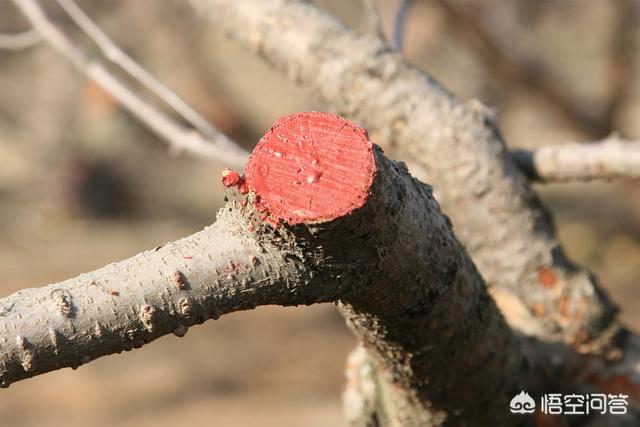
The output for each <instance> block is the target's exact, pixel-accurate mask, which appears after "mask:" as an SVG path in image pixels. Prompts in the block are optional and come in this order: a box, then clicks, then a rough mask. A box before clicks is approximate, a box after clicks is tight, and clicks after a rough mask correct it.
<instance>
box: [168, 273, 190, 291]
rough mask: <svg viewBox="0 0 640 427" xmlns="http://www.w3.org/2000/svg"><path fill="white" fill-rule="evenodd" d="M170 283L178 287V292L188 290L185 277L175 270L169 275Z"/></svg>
mask: <svg viewBox="0 0 640 427" xmlns="http://www.w3.org/2000/svg"><path fill="white" fill-rule="evenodd" d="M171 282H172V283H173V284H174V285H176V286H177V287H178V289H180V290H183V291H184V290H186V289H189V282H188V281H187V277H186V276H185V275H184V273H182V272H181V271H179V270H176V271H175V272H174V273H173V274H172V275H171Z"/></svg>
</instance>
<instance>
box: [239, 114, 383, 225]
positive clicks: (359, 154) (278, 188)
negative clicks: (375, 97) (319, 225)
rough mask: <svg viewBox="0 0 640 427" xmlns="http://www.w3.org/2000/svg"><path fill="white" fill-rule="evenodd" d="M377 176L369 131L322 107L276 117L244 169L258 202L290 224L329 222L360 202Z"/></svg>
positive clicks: (260, 205)
mask: <svg viewBox="0 0 640 427" xmlns="http://www.w3.org/2000/svg"><path fill="white" fill-rule="evenodd" d="M374 175H375V162H374V158H373V152H372V144H371V142H370V141H369V139H368V137H367V133H366V131H364V130H363V129H360V128H359V127H357V126H356V125H355V124H354V123H352V122H349V121H347V120H345V119H343V118H341V117H339V116H337V115H335V114H331V113H324V112H310V113H298V114H293V115H291V116H287V117H285V118H282V119H280V120H278V121H277V122H276V123H275V125H274V126H273V127H272V128H271V129H270V130H269V131H268V132H267V133H266V135H265V136H264V137H263V138H262V140H261V141H260V143H259V144H258V146H257V147H256V149H255V150H254V153H253V155H252V156H251V159H250V160H249V164H248V166H247V170H246V176H247V182H248V185H249V188H250V189H252V190H253V191H254V192H255V193H256V195H257V196H258V198H257V205H258V207H259V208H260V209H263V210H266V211H268V212H269V213H270V214H271V215H272V216H273V217H275V218H276V219H278V220H283V221H285V222H288V223H289V224H299V223H302V222H315V221H328V220H331V219H334V218H337V217H340V216H343V215H346V214H348V213H350V212H351V211H353V210H354V209H357V208H359V207H361V206H362V205H363V204H364V203H365V201H366V200H367V196H368V194H369V193H368V191H369V187H370V186H371V183H372V182H373V177H374Z"/></svg>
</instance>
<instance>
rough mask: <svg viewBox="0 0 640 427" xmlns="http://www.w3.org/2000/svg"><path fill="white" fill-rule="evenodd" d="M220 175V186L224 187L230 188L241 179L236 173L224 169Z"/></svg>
mask: <svg viewBox="0 0 640 427" xmlns="http://www.w3.org/2000/svg"><path fill="white" fill-rule="evenodd" d="M220 175H222V178H221V179H222V185H224V186H225V187H231V186H233V185H237V184H238V183H239V182H240V180H241V179H242V178H240V175H238V172H236V171H234V170H233V169H225V170H223V171H222V173H221V174H220Z"/></svg>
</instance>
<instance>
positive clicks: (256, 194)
mask: <svg viewBox="0 0 640 427" xmlns="http://www.w3.org/2000/svg"><path fill="white" fill-rule="evenodd" d="M381 153H382V152H381V150H380V149H379V148H378V147H376V146H373V145H372V144H371V142H370V141H368V137H367V135H366V133H365V132H364V131H363V130H361V129H358V128H357V127H356V126H355V125H353V124H352V123H349V122H346V121H345V120H343V119H341V118H339V117H337V116H335V115H332V114H327V113H300V114H296V115H293V116H290V117H287V118H284V119H281V120H279V121H278V122H277V123H276V124H275V125H274V126H273V127H272V128H271V129H270V131H269V132H268V133H267V135H265V137H264V138H263V139H262V140H261V142H260V144H258V146H257V147H256V149H255V150H254V154H253V156H252V157H251V160H250V162H249V164H248V166H247V169H246V182H245V181H244V180H243V179H242V178H240V177H239V175H237V174H235V173H234V172H227V173H226V174H225V175H224V177H223V183H225V185H227V186H229V187H234V188H238V191H239V193H238V194H235V197H237V198H239V200H234V201H231V202H229V203H228V204H227V205H226V206H225V207H224V208H223V209H221V211H220V213H219V215H218V219H217V221H216V223H215V224H214V225H213V226H211V227H209V228H207V229H205V230H203V231H201V232H200V233H197V234H195V235H193V236H190V237H187V238H185V239H182V240H180V241H178V242H175V243H170V244H167V245H165V246H164V247H162V248H159V249H156V250H152V251H147V252H144V253H142V254H139V255H137V256H135V257H133V258H131V259H129V260H125V261H122V262H119V263H115V264H110V265H108V266H107V267H104V268H102V269H100V270H97V271H95V272H92V273H88V274H84V275H81V276H79V277H77V278H75V279H71V280H68V281H65V282H61V283H56V284H53V285H49V286H47V287H44V288H40V289H29V290H23V291H20V292H18V293H16V294H14V295H12V296H9V297H7V298H5V299H2V300H0V307H4V308H3V309H2V311H0V315H2V317H3V322H2V327H1V328H0V350H1V352H0V382H1V383H2V384H3V385H4V386H8V385H9V384H10V383H11V382H15V381H18V380H21V379H24V378H28V377H31V376H34V375H38V374H41V373H44V372H47V371H50V370H53V369H58V368H61V367H65V366H72V367H77V366H79V365H80V364H82V363H86V362H87V361H89V360H92V359H94V358H96V357H99V356H102V355H105V354H109V353H113V352H118V351H121V350H128V349H131V348H135V347H138V346H141V345H143V344H144V343H146V342H149V341H151V340H153V339H155V338H158V337H159V336H161V335H163V334H166V333H169V332H172V331H173V332H174V333H177V334H178V335H181V334H183V333H184V332H185V328H186V327H188V326H190V325H193V324H196V323H201V322H203V321H204V320H206V319H209V318H216V317H217V316H219V315H221V314H224V313H229V312H232V311H237V310H245V309H250V308H253V307H255V306H256V305H262V304H281V305H295V304H312V303H318V302H328V301H339V307H340V311H341V312H342V314H343V315H344V316H345V318H346V319H347V323H348V325H349V326H350V328H351V329H352V330H353V331H354V333H355V334H356V335H357V336H358V338H359V339H360V340H361V341H362V342H363V344H364V346H365V348H366V351H367V353H368V355H369V357H371V359H372V360H373V363H374V364H375V366H376V367H377V371H378V372H377V375H379V378H380V386H381V387H384V388H385V390H387V394H386V396H387V398H388V399H389V400H386V401H385V402H384V403H382V404H381V405H380V406H379V407H378V408H377V411H378V412H377V416H378V417H379V418H378V419H383V418H384V419H387V420H390V422H391V423H394V424H393V425H404V426H414V425H415V426H418V425H421V426H422V425H428V424H436V423H440V422H442V421H443V420H447V421H450V422H452V423H453V424H469V423H471V422H473V423H482V424H488V425H496V424H501V425H502V424H504V423H505V422H510V423H511V422H515V418H513V417H512V416H511V415H510V414H508V412H507V411H506V410H505V408H506V407H507V405H508V401H509V399H510V398H511V397H512V396H513V394H514V393H515V392H516V391H518V390H520V389H521V388H522V387H529V388H527V390H532V389H536V385H535V384H536V383H537V381H538V379H537V378H538V375H534V374H533V372H532V371H531V370H530V369H531V364H529V363H526V361H525V359H524V356H523V354H522V349H521V345H522V343H521V342H520V340H519V339H518V338H517V337H516V335H514V334H513V333H512V332H511V331H510V329H509V328H508V326H507V325H506V323H505V321H504V319H503V318H502V316H501V314H500V312H499V311H498V309H497V308H496V306H495V305H494V303H493V300H492V299H491V298H490V297H489V296H488V294H487V290H486V288H485V286H484V282H483V281H482V278H481V277H480V275H479V274H478V272H477V270H476V269H475V267H474V266H473V263H472V262H471V260H470V258H469V257H468V256H467V254H466V253H465V251H464V249H463V248H462V246H461V245H460V244H459V243H458V242H457V241H456V240H455V237H454V236H453V233H452V231H451V228H450V225H449V223H448V220H447V219H446V217H444V216H443V215H442V214H441V213H440V209H439V206H438V204H437V202H436V201H435V200H434V199H433V196H432V193H431V188H430V187H429V186H427V185H424V184H422V183H420V182H419V181H417V180H416V179H414V178H413V177H411V176H410V175H409V174H408V172H407V170H406V169H405V168H404V167H403V166H402V165H401V164H398V163H395V162H393V161H391V160H388V159H386V158H385V157H384V156H383V155H382V154H381ZM291 165H298V168H299V170H298V171H297V172H295V169H293V170H292V169H291V168H290V167H288V166H291ZM305 177H306V178H308V177H314V179H305ZM283 187H284V188H283ZM245 189H248V190H250V193H249V195H248V197H247V196H242V195H241V194H242V193H246V191H245ZM294 189H295V196H292V195H291V193H292V192H293V190H294ZM282 194H289V195H290V197H288V198H283V197H282ZM320 218H321V219H320ZM483 396H484V397H483Z"/></svg>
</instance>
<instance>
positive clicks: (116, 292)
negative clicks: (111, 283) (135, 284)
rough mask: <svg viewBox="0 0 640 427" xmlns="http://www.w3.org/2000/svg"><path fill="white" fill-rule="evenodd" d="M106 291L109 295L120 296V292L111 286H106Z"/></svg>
mask: <svg viewBox="0 0 640 427" xmlns="http://www.w3.org/2000/svg"><path fill="white" fill-rule="evenodd" d="M107 293H108V294H109V295H111V296H112V297H119V296H120V292H118V291H116V290H115V289H111V288H107Z"/></svg>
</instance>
